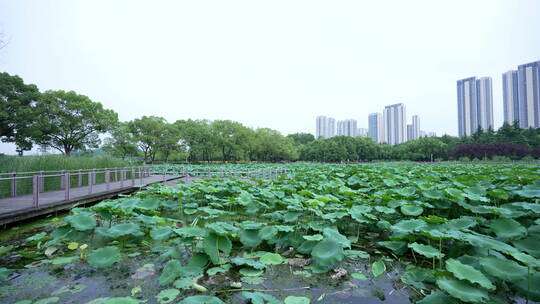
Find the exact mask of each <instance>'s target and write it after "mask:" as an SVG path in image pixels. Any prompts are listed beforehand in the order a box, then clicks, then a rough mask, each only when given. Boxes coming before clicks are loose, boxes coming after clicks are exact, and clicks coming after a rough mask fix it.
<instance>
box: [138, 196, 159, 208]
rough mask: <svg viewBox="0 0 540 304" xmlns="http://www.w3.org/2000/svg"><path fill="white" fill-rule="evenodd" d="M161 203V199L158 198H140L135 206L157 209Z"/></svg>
mask: <svg viewBox="0 0 540 304" xmlns="http://www.w3.org/2000/svg"><path fill="white" fill-rule="evenodd" d="M160 205H161V201H160V200H159V199H156V198H149V197H147V198H144V199H141V200H139V201H138V202H137V203H136V204H135V207H136V208H137V209H142V210H156V209H157V208H158V207H159V206H160Z"/></svg>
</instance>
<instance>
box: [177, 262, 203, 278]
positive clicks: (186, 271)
mask: <svg viewBox="0 0 540 304" xmlns="http://www.w3.org/2000/svg"><path fill="white" fill-rule="evenodd" d="M178 273H179V274H180V276H181V277H198V276H201V275H202V274H203V273H204V269H203V268H202V267H200V266H190V265H187V266H182V267H181V268H180V270H179V272H178Z"/></svg>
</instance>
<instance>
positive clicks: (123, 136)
mask: <svg viewBox="0 0 540 304" xmlns="http://www.w3.org/2000/svg"><path fill="white" fill-rule="evenodd" d="M110 133H111V137H108V138H105V140H104V145H103V149H104V150H105V151H106V152H108V153H110V154H112V155H114V156H118V157H121V158H122V159H125V158H126V157H128V156H135V155H137V144H136V142H135V139H134V137H133V134H132V133H131V132H130V131H129V125H128V123H126V122H121V123H120V124H119V125H118V127H116V128H114V129H113V130H112V131H111V132H110Z"/></svg>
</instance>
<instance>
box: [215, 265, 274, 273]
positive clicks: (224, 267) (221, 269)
mask: <svg viewBox="0 0 540 304" xmlns="http://www.w3.org/2000/svg"><path fill="white" fill-rule="evenodd" d="M261 265H263V266H264V264H261ZM230 269H231V264H222V265H221V266H219V267H212V268H210V269H208V270H207V271H206V273H207V274H208V275H215V274H217V273H226V272H227V271H229V270H230Z"/></svg>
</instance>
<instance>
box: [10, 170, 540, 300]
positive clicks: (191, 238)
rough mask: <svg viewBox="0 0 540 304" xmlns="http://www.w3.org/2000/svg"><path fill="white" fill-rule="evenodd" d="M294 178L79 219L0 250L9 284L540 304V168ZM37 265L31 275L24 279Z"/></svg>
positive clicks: (218, 186)
mask: <svg viewBox="0 0 540 304" xmlns="http://www.w3.org/2000/svg"><path fill="white" fill-rule="evenodd" d="M289 169H291V170H290V171H289V174H288V175H287V176H281V177H280V178H278V179H274V180H267V181H263V180H258V181H257V182H258V183H259V184H254V183H251V182H246V181H238V180H225V181H223V180H208V181H204V182H199V183H196V184H194V185H184V184H181V185H179V188H178V189H173V188H169V187H166V186H156V187H152V188H150V189H147V190H144V191H141V192H139V193H138V194H136V195H133V196H131V197H124V198H120V199H117V200H110V201H104V202H101V203H99V204H97V205H95V206H93V207H90V208H78V209H74V210H72V214H71V215H70V216H68V217H66V218H64V219H63V220H62V221H60V222H59V223H58V224H57V228H56V229H54V230H53V231H43V232H40V233H38V234H36V235H31V236H29V237H28V238H27V239H26V240H25V241H23V242H15V243H13V244H12V245H8V246H4V247H1V249H0V252H1V254H3V255H4V257H3V258H2V259H1V260H0V261H1V262H2V263H4V267H5V268H2V269H0V274H2V276H3V278H6V277H10V275H11V273H12V272H21V273H25V272H32V271H37V270H32V269H42V270H44V271H47V273H48V274H49V275H50V274H52V275H55V276H56V278H57V279H58V280H61V279H62V278H63V277H64V274H63V273H64V272H66V271H67V272H68V273H72V272H79V273H84V274H85V275H89V276H102V275H106V276H109V277H110V276H113V275H120V277H116V278H115V280H119V281H121V282H123V283H122V286H123V285H126V286H125V288H127V289H124V290H125V291H124V292H123V293H121V292H119V291H118V290H116V291H115V290H114V289H113V290H109V289H108V288H103V289H99V290H97V291H96V290H94V293H93V294H92V296H94V297H101V299H100V300H95V301H94V302H92V303H107V304H109V303H140V302H141V301H144V300H148V299H157V300H156V301H157V302H158V303H171V302H174V301H175V300H177V301H180V303H185V304H188V303H223V302H224V301H225V302H234V303H238V302H242V301H248V303H283V301H284V302H285V303H286V304H289V303H310V301H311V302H312V303H314V302H317V301H319V300H320V301H322V302H321V303H324V301H326V300H328V301H333V300H335V298H334V299H332V295H333V294H332V293H328V294H325V293H322V294H321V292H320V291H317V290H320V289H313V290H309V288H308V289H298V288H296V289H291V290H289V291H287V290H281V291H276V290H272V289H268V288H267V287H265V285H264V281H265V280H266V279H268V278H269V277H271V275H272V274H273V273H275V272H277V271H279V269H280V267H281V265H287V264H288V265H289V266H287V268H286V269H290V271H289V270H287V272H286V273H287V275H292V276H293V277H295V278H303V280H306V282H312V281H310V280H313V278H316V279H323V278H332V281H333V282H334V283H333V284H338V286H343V287H346V286H348V287H347V288H344V289H343V290H342V291H341V294H340V299H347V296H348V297H351V302H355V303H356V302H361V300H362V299H366V298H365V296H364V298H354V292H355V290H357V289H358V286H360V285H361V284H363V282H365V281H366V280H369V281H372V282H376V281H377V280H388V279H387V278H385V276H382V274H384V273H385V272H390V271H392V272H398V274H399V275H398V279H397V281H394V282H393V284H394V286H397V285H399V284H405V285H406V286H407V287H406V290H408V295H409V298H410V300H411V301H413V302H415V301H418V302H417V303H423V304H429V303H459V302H466V303H512V302H514V301H515V300H516V299H518V298H522V299H529V300H533V301H540V293H539V291H540V290H539V289H538V288H537V286H540V272H539V270H540V268H539V267H540V260H539V259H540V251H539V248H538V246H537V245H538V244H539V243H540V217H539V214H540V208H539V207H540V205H539V204H538V199H539V198H540V170H539V169H538V166H530V165H473V164H471V165H411V164H395V165H298V166H290V167H289ZM31 262H32V263H31ZM27 263H31V264H28V265H31V267H30V270H24V269H22V268H23V267H22V265H26V264H27ZM126 263H127V265H129V267H128V266H126ZM12 265H21V266H20V269H11V268H13V266H12ZM28 265H27V266H26V267H27V268H28ZM126 267H127V271H126V270H125V269H126ZM289 267H290V268H289ZM133 273H134V274H133ZM154 273H156V275H154ZM282 275H285V274H282ZM23 277H24V276H23ZM68 277H69V276H68ZM278 279H280V280H283V277H278ZM18 280H22V278H15V279H12V280H11V281H9V282H7V283H5V284H6V285H5V286H4V287H3V288H4V289H2V291H5V292H0V294H2V295H3V296H4V297H9V299H10V300H12V301H14V300H22V299H23V297H24V295H18V296H17V295H15V296H13V295H12V293H10V292H9V290H10V289H9V288H10V287H14V286H19V285H17V282H18ZM223 280H224V281H223ZM219 282H221V283H219ZM223 282H225V283H223ZM346 282H348V283H346ZM270 284H272V283H270ZM310 284H312V283H309V284H308V285H310ZM313 284H314V283H313ZM79 285H80V284H79ZM79 285H76V286H72V285H70V286H67V287H64V289H67V290H68V291H70V292H69V293H66V294H65V295H64V296H62V297H69V298H70V299H74V298H75V299H76V297H77V295H76V294H77V293H79V292H81V290H83V289H84V288H86V286H79ZM54 286H56V288H58V285H54ZM153 286H159V288H158V290H156V289H155V288H153ZM77 288H78V289H77ZM395 288H397V287H395ZM74 289H76V290H74ZM33 290H34V289H33ZM130 290H131V292H130ZM64 292H66V291H64ZM237 292H238V293H239V294H240V295H238V296H239V297H240V298H238V297H236V296H235V295H233V294H235V293H237ZM55 293H56V294H59V293H58V292H55ZM53 295H54V294H53ZM426 295H427V296H426ZM34 296H35V297H38V296H41V297H45V296H47V294H44V293H43V291H37V292H36V294H35V295H34ZM49 296H50V295H49ZM384 296H385V295H383V296H382V298H384ZM387 296H389V295H387ZM118 297H120V298H118ZM231 297H236V298H234V300H233V299H232V298H231ZM325 297H328V299H326V298H325ZM57 298H58V299H56V301H58V300H59V299H60V296H57ZM242 298H243V299H244V300H241V299H242ZM370 299H373V298H370Z"/></svg>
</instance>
